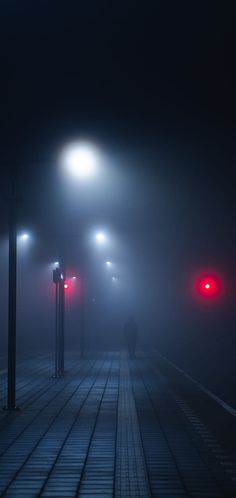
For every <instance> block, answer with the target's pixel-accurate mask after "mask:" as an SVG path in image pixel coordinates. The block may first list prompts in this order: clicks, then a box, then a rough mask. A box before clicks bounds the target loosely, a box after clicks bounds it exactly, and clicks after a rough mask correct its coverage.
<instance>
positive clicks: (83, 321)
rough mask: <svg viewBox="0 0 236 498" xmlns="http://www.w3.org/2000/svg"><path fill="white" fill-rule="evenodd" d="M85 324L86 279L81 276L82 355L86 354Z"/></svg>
mask: <svg viewBox="0 0 236 498" xmlns="http://www.w3.org/2000/svg"><path fill="white" fill-rule="evenodd" d="M84 325H85V279H84V278H83V277H82V278H81V335H80V347H81V356H82V358H83V356H84Z"/></svg>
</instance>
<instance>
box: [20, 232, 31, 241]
mask: <svg viewBox="0 0 236 498" xmlns="http://www.w3.org/2000/svg"><path fill="white" fill-rule="evenodd" d="M28 239H29V234H28V233H22V234H21V235H20V240H28Z"/></svg>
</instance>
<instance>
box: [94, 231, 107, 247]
mask: <svg viewBox="0 0 236 498" xmlns="http://www.w3.org/2000/svg"><path fill="white" fill-rule="evenodd" d="M95 239H96V242H97V243H98V244H103V243H104V242H106V235H105V234H104V233H103V232H98V233H96V235H95Z"/></svg>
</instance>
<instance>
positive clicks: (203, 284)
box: [196, 275, 222, 298]
mask: <svg viewBox="0 0 236 498" xmlns="http://www.w3.org/2000/svg"><path fill="white" fill-rule="evenodd" d="M196 290H197V292H198V294H200V296H202V297H204V298H216V297H218V296H219V295H220V293H221V291H222V283H221V280H220V279H219V277H218V276H216V275H204V276H201V277H200V278H198V280H197V282H196Z"/></svg>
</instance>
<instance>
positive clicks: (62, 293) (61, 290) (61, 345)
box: [59, 272, 65, 375]
mask: <svg viewBox="0 0 236 498" xmlns="http://www.w3.org/2000/svg"><path fill="white" fill-rule="evenodd" d="M64 278H65V276H64V272H63V279H61V280H60V283H59V372H60V375H64V373H65V369H64V342H65V341H64V326H65V288H64Z"/></svg>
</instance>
